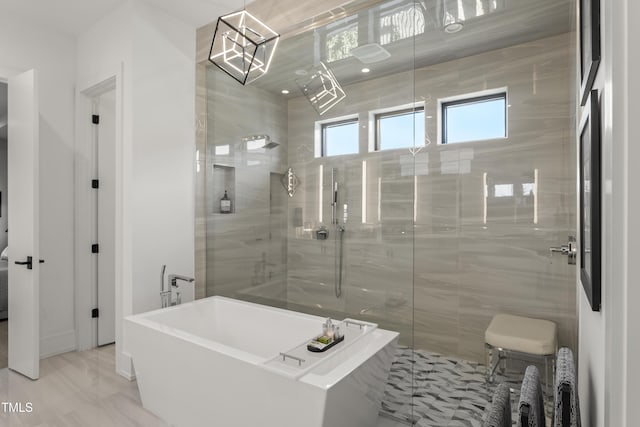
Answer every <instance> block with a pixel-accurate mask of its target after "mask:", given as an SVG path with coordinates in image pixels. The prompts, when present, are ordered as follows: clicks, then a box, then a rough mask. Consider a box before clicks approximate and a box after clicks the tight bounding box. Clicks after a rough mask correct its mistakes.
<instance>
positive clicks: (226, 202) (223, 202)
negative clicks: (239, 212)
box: [220, 190, 231, 214]
mask: <svg viewBox="0 0 640 427" xmlns="http://www.w3.org/2000/svg"><path fill="white" fill-rule="evenodd" d="M220 213H224V214H228V213H231V199H230V198H229V195H228V194H227V190H224V196H222V199H220Z"/></svg>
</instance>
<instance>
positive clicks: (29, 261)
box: [16, 256, 33, 270]
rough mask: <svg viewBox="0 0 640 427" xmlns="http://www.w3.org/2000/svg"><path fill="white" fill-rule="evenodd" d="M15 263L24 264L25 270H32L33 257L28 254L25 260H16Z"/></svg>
mask: <svg viewBox="0 0 640 427" xmlns="http://www.w3.org/2000/svg"><path fill="white" fill-rule="evenodd" d="M16 264H17V265H26V266H27V270H33V257H30V256H28V257H27V260H26V261H16Z"/></svg>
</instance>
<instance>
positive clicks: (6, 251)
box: [0, 246, 9, 261]
mask: <svg viewBox="0 0 640 427" xmlns="http://www.w3.org/2000/svg"><path fill="white" fill-rule="evenodd" d="M0 259H1V260H3V261H9V246H7V247H6V248H4V251H2V254H1V255H0Z"/></svg>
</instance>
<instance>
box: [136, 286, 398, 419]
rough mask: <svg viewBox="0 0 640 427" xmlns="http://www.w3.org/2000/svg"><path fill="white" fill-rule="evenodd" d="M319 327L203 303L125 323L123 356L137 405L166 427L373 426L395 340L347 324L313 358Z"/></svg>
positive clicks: (228, 303)
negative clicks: (129, 363)
mask: <svg viewBox="0 0 640 427" xmlns="http://www.w3.org/2000/svg"><path fill="white" fill-rule="evenodd" d="M324 320H325V319H323V318H321V317H317V316H312V315H307V314H302V313H297V312H293V311H287V310H282V309H278V308H273V307H268V306H263V305H258V304H252V303H248V302H244V301H238V300H234V299H230V298H224V297H210V298H205V299H201V300H198V301H194V302H191V303H187V304H183V305H179V306H175V307H170V308H165V309H161V310H156V311H151V312H148V313H143V314H139V315H135V316H130V317H127V318H126V319H125V326H124V346H125V347H124V348H125V351H127V352H128V353H129V354H130V355H131V356H132V358H133V363H134V367H135V372H136V378H137V380H138V387H139V389H140V396H141V398H142V404H143V405H144V407H145V408H147V409H148V410H150V411H151V412H153V413H154V414H156V415H158V416H159V417H160V418H162V419H163V420H165V421H166V422H168V423H169V424H170V425H173V426H194V427H203V426H214V427H258V426H260V427H372V426H375V425H376V422H377V418H378V410H379V408H380V402H381V400H382V396H383V392H384V386H385V383H386V379H387V376H388V374H389V370H390V368H391V363H392V361H393V357H394V352H395V347H396V343H397V339H398V333H397V332H391V331H386V330H382V329H378V328H377V325H375V324H373V323H367V322H359V321H354V322H356V323H347V322H344V323H341V324H340V326H341V331H342V332H343V333H344V335H345V340H344V341H343V342H342V343H340V344H338V345H336V346H335V347H333V348H331V349H330V350H328V351H326V352H324V353H312V352H310V351H308V350H307V349H306V344H307V343H308V342H309V341H310V340H311V339H312V338H313V337H315V336H317V335H319V334H320V333H321V332H322V323H323V321H324ZM349 322H351V320H350V319H349ZM282 354H285V355H286V356H283V355H282ZM298 359H300V360H298ZM301 360H302V361H301Z"/></svg>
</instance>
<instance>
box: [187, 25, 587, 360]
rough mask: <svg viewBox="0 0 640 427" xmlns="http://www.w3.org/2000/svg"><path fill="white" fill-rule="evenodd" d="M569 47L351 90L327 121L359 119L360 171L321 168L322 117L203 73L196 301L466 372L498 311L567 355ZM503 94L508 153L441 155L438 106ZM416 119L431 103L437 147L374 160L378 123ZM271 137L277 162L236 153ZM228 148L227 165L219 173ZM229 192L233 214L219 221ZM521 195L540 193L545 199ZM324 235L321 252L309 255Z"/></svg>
mask: <svg viewBox="0 0 640 427" xmlns="http://www.w3.org/2000/svg"><path fill="white" fill-rule="evenodd" d="M573 37H574V35H573V34H566V35H560V36H556V37H552V38H547V39H543V40H539V41H535V42H530V43H526V44H522V45H518V46H513V47H510V48H506V49H501V50H497V51H492V52H488V53H484V54H480V55H476V56H472V57H467V58H463V59H460V60H456V61H452V62H447V63H443V64H438V65H434V66H429V67H426V68H420V69H416V70H415V71H411V72H405V73H399V74H395V75H390V76H386V77H381V78H378V79H373V80H369V81H367V82H363V83H358V84H353V85H350V86H347V87H345V91H346V92H347V99H346V100H345V101H344V102H342V103H341V104H339V105H338V106H336V107H335V108H334V109H333V110H331V112H330V113H329V114H328V116H329V117H322V119H323V120H324V119H327V118H330V117H340V116H345V115H353V114H357V115H358V116H359V118H360V126H361V128H360V129H361V132H360V153H361V154H358V155H348V156H339V157H333V158H324V159H319V158H315V156H314V144H315V140H314V138H315V136H314V129H315V122H316V121H317V120H319V117H318V115H317V114H316V113H315V112H314V110H313V109H312V108H311V107H310V105H309V104H308V102H307V100H306V99H305V98H303V97H299V98H293V99H291V100H289V102H288V105H287V103H286V100H285V98H284V97H282V96H280V95H274V94H269V93H267V92H264V91H261V90H260V89H257V88H255V87H251V86H246V87H243V86H240V85H238V84H236V83H235V82H233V81H232V80H230V78H229V77H228V76H226V75H223V74H221V73H220V72H219V71H217V70H215V69H211V68H210V69H208V71H207V87H208V89H207V90H208V93H207V108H208V113H207V128H208V131H207V132H208V135H207V150H206V151H207V157H206V165H202V167H203V168H204V167H206V174H205V177H206V185H200V186H199V198H200V200H206V202H205V203H203V204H201V209H200V210H202V212H203V213H202V215H204V216H205V218H206V224H207V235H206V289H202V283H205V281H204V280H200V281H199V294H200V295H202V294H203V293H206V294H207V295H213V294H218V295H220V294H222V295H229V296H234V297H240V298H246V299H249V300H254V301H259V302H266V303H270V304H274V305H281V306H286V307H289V308H292V309H300V310H305V311H310V312H315V313H323V314H330V315H334V316H336V317H339V316H343V317H344V316H351V317H357V318H361V319H363V320H370V321H374V322H377V323H379V324H380V325H381V326H383V327H386V328H390V329H395V330H398V331H401V332H402V341H403V342H404V343H405V344H412V345H415V347H416V348H423V349H427V350H429V351H433V352H440V353H443V354H447V355H455V356H458V357H462V358H465V359H468V360H482V359H483V354H482V351H483V336H484V330H485V328H486V327H487V325H488V323H489V321H490V319H491V316H492V315H493V314H495V313H498V312H508V313H513V314H520V315H527V316H532V317H540V318H547V319H551V320H554V321H556V322H557V323H558V326H559V331H560V343H561V345H570V346H571V347H574V343H575V334H576V309H575V289H576V285H575V283H576V282H575V266H568V265H567V260H566V258H564V257H563V256H562V255H554V256H553V257H551V256H550V251H549V247H551V246H558V245H560V244H563V243H566V241H567V236H568V235H569V234H574V235H575V223H576V218H575V206H576V200H575V173H576V172H575V158H576V157H575V138H574V131H573V126H572V124H571V115H572V112H573V110H574V107H575V106H574V105H573V104H572V103H571V99H573V94H572V93H571V92H570V88H571V87H572V85H573V83H574V82H573V78H574V77H573V71H572V70H573V64H572V63H570V61H571V58H572V57H573V56H572V55H573V52H571V50H570V49H571V46H572V41H573ZM500 87H507V89H508V103H509V105H510V107H509V109H508V134H509V136H508V138H507V139H506V140H492V141H483V142H473V143H464V144H452V145H448V146H442V145H438V144H437V126H436V125H437V118H438V114H437V100H438V98H443V97H450V96H454V95H461V94H465V93H471V92H477V91H481V90H485V89H492V88H500ZM412 102H424V103H425V116H426V117H427V118H426V131H427V136H428V138H429V139H430V143H429V144H428V145H427V146H426V147H424V148H422V149H421V150H420V151H419V152H418V153H417V154H416V155H415V156H414V155H413V153H411V152H410V151H409V150H408V149H405V150H393V151H386V152H373V153H370V152H369V149H368V147H369V141H368V138H369V129H368V127H369V123H368V113H369V111H371V110H376V109H380V108H386V107H393V106H399V105H405V104H408V103H412ZM263 133H266V134H269V135H270V136H271V137H272V139H273V140H275V141H277V142H280V144H281V145H280V146H278V147H277V148H274V149H273V150H263V151H262V152H254V153H249V152H247V151H246V148H245V147H244V146H243V145H242V142H241V140H240V138H241V136H246V135H252V134H263ZM287 142H288V143H287ZM224 145H229V146H230V152H229V155H219V156H216V155H215V147H216V146H224ZM199 147H200V148H201V149H202V146H199ZM363 162H364V163H363ZM365 163H366V166H363V165H365ZM214 165H217V166H215V167H214ZM289 166H291V167H292V168H293V169H294V171H295V173H296V174H297V176H298V178H299V180H300V186H299V188H298V190H297V192H296V194H295V196H294V197H292V198H288V197H287V196H286V194H285V192H284V189H283V188H282V186H281V185H278V184H279V180H280V175H279V174H281V173H283V172H284V171H285V170H286V168H287V167H289ZM333 168H335V169H336V173H337V178H338V182H339V203H340V209H339V211H338V212H339V215H338V216H339V218H340V222H341V223H342V222H344V219H345V214H346V223H345V229H346V231H345V233H344V234H343V237H344V241H343V245H344V246H343V254H344V258H343V262H344V267H343V278H342V280H343V285H342V295H341V297H340V298H337V297H336V296H335V282H336V280H337V277H336V271H337V270H338V268H337V263H338V260H339V257H337V256H336V255H337V253H338V251H339V250H340V240H339V239H336V237H339V235H340V233H339V232H337V231H336V229H335V228H334V227H333V226H332V224H331V207H330V205H329V203H330V198H331V173H332V169H333ZM363 168H364V169H366V171H365V172H364V173H363ZM231 173H233V179H232V178H229V176H230V175H229V174H231ZM199 177H202V175H200V176H199ZM485 177H486V178H485ZM229 180H232V181H233V183H234V184H233V190H232V192H233V194H232V199H233V203H234V213H233V214H230V215H223V214H219V213H217V209H218V207H217V206H218V205H217V204H218V203H219V198H220V197H221V196H222V194H223V192H224V188H223V187H224V186H226V185H228V184H221V183H224V182H230V181H229ZM485 182H486V183H487V193H486V194H487V197H485V187H484V185H485ZM496 184H512V185H513V188H514V195H513V196H512V197H503V198H496V197H494V196H493V194H494V193H493V187H494V186H495V185H496ZM522 184H537V191H536V195H535V197H534V196H533V195H526V194H524V193H523V192H522ZM203 192H204V193H205V194H203ZM363 194H364V197H363ZM344 205H346V209H345V208H344ZM485 206H486V208H485ZM200 210H199V212H200ZM205 212H206V214H205ZM363 214H364V215H365V216H364V217H363ZM321 226H325V227H326V228H327V229H328V231H329V238H328V239H327V240H324V241H321V240H317V239H315V238H314V237H315V231H316V230H317V229H318V228H319V227H321ZM197 240H198V241H199V242H202V241H203V240H204V238H203V236H200V239H197ZM201 246H204V245H201ZM202 249H204V248H202ZM202 258H204V257H202ZM198 259H201V257H198ZM202 270H203V269H201V268H199V269H198V271H200V272H201V276H200V277H201V278H203V277H204V272H202Z"/></svg>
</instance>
